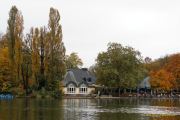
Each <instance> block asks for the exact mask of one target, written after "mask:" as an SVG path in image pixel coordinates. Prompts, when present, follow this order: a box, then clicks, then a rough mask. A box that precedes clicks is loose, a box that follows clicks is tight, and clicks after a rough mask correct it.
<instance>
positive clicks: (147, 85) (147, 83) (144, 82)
mask: <svg viewBox="0 0 180 120" xmlns="http://www.w3.org/2000/svg"><path fill="white" fill-rule="evenodd" d="M149 80H150V77H146V78H145V79H144V80H142V81H141V83H140V84H139V86H138V87H139V88H151V84H150V81H149Z"/></svg>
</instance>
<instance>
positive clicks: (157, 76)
mask: <svg viewBox="0 0 180 120" xmlns="http://www.w3.org/2000/svg"><path fill="white" fill-rule="evenodd" d="M148 67H149V69H150V77H151V80H150V83H151V85H152V87H153V88H156V89H161V90H167V91H169V90H172V89H178V88H180V54H179V53H177V54H173V55H169V56H166V57H164V58H160V59H158V60H155V61H154V62H151V63H150V64H149V65H148Z"/></svg>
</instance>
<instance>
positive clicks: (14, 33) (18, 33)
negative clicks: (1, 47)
mask: <svg viewBox="0 0 180 120" xmlns="http://www.w3.org/2000/svg"><path fill="white" fill-rule="evenodd" d="M7 38H8V51H9V58H10V65H11V70H12V74H11V79H12V80H14V81H15V82H16V83H17V82H19V81H20V80H21V76H20V75H21V63H22V38H23V16H22V14H21V12H20V11H19V10H18V9H17V8H16V6H12V8H11V10H10V12H9V19H8V28H7Z"/></svg>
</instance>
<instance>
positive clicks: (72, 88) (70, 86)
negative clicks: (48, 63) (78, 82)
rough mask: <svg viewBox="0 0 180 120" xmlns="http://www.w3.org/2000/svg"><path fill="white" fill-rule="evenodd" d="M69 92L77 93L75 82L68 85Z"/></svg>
mask: <svg viewBox="0 0 180 120" xmlns="http://www.w3.org/2000/svg"><path fill="white" fill-rule="evenodd" d="M67 93H68V94H75V93H76V87H75V85H74V84H72V83H71V84H69V85H68V86H67Z"/></svg>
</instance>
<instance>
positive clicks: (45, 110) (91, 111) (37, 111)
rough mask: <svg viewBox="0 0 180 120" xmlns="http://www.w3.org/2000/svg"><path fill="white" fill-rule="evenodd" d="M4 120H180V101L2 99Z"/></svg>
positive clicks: (0, 119) (1, 119)
mask: <svg viewBox="0 0 180 120" xmlns="http://www.w3.org/2000/svg"><path fill="white" fill-rule="evenodd" d="M0 120H180V100H179V99H133V98H128V99H125V98H124V99H118V100H115V99H103V100H102V99H62V100H57V99H55V100H54V99H15V100H9V101H6V100H0Z"/></svg>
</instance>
